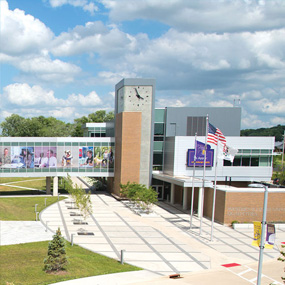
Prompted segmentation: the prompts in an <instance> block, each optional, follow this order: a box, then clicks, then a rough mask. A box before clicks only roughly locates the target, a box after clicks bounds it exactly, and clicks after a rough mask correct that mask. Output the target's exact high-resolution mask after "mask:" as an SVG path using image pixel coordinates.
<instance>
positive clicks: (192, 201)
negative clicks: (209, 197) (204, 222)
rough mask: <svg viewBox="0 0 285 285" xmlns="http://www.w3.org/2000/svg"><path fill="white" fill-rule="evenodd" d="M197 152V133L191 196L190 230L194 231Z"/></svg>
mask: <svg viewBox="0 0 285 285" xmlns="http://www.w3.org/2000/svg"><path fill="white" fill-rule="evenodd" d="M196 150H197V133H195V150H194V168H193V175H192V195H191V216H190V230H191V229H192V217H193V203H194V178H195V168H196Z"/></svg>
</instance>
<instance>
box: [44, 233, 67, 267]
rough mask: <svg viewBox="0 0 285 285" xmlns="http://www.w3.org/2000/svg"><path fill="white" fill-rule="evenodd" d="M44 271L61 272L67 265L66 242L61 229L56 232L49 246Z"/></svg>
mask: <svg viewBox="0 0 285 285" xmlns="http://www.w3.org/2000/svg"><path fill="white" fill-rule="evenodd" d="M44 264H45V265H44V270H45V271H46V272H52V271H60V270H63V269H64V266H65V265H66V264H67V258H66V252H65V241H64V238H63V237H62V235H61V231H60V228H58V230H57V231H56V234H55V235H54V236H53V239H52V241H50V242H49V245H48V256H47V258H46V259H45V260H44Z"/></svg>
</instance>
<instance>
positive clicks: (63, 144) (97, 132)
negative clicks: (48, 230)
mask: <svg viewBox="0 0 285 285" xmlns="http://www.w3.org/2000/svg"><path fill="white" fill-rule="evenodd" d="M207 117H208V118H209V122H210V123H211V124H213V125H214V126H216V127H218V128H219V129H220V130H221V131H222V132H223V134H224V135H225V136H226V139H227V144H228V145H229V146H230V147H232V148H235V149H237V150H238V153H237V154H236V156H235V158H234V160H233V163H231V162H230V161H228V160H224V159H223V158H222V157H220V156H219V155H218V156H217V153H218V152H217V147H216V146H215V145H210V144H209V145H208V147H207V155H209V158H208V157H207V160H206V167H205V171H204V167H203V161H199V163H197V162H196V164H195V170H194V165H193V152H194V149H195V147H194V146H195V134H197V141H199V142H200V143H203V142H205V137H206V129H207V128H206V126H207V123H206V122H207ZM240 124H241V108H240V107H230V108H202V107H200V108H193V107H190V108H188V107H185V108H174V107H166V108H162V109H155V80H153V79H139V78H135V79H134V78H131V79H123V80H121V81H120V82H119V83H118V84H117V85H116V87H115V121H114V122H109V123H87V124H85V125H84V126H83V128H84V137H81V138H70V137H68V138H31V137H29V138H27V137H25V138H4V137H2V138H0V177H12V176H16V177H39V176H43V175H44V176H46V177H47V185H50V180H51V178H53V179H54V183H53V184H54V191H53V194H54V195H57V187H56V185H57V179H58V177H60V176H67V174H69V175H71V176H92V177H104V180H105V181H106V182H107V185H108V189H109V191H110V192H111V193H112V194H113V195H116V196H120V184H125V183H127V182H128V181H130V182H137V183H141V184H145V185H147V186H152V187H153V188H154V189H155V190H156V191H157V192H158V198H159V199H160V200H165V201H168V202H169V203H171V204H176V205H177V206H181V207H183V209H184V210H189V209H190V205H191V203H192V200H193V206H194V210H195V211H197V212H198V215H200V216H201V215H204V216H207V217H211V215H212V204H213V197H214V195H213V193H214V188H215V186H214V184H215V183H214V181H217V186H216V192H217V194H216V196H217V207H216V209H215V219H216V220H217V221H219V222H221V223H230V222H231V221H233V220H240V221H248V220H250V219H252V218H255V219H261V214H262V211H261V210H260V209H261V208H262V205H261V204H260V201H262V197H263V196H262V195H263V189H261V190H258V189H251V188H248V185H249V184H250V183H252V182H264V181H269V180H270V179H271V176H272V159H273V152H274V137H240ZM7 157H9V158H10V161H9V160H8V159H7ZM43 161H46V163H45V164H43ZM51 162H52V163H51ZM215 178H216V179H215ZM49 187H50V186H48V187H47V189H48V190H49ZM270 191H271V192H272V193H271V192H270V193H269V205H271V206H270V207H271V208H270V209H271V210H269V212H268V217H269V218H270V217H271V219H272V220H279V221H284V220H285V208H284V205H285V195H284V194H285V193H284V190H282V189H281V190H280V189H274V190H270ZM48 192H49V191H48ZM192 197H193V198H192ZM270 199H272V201H274V202H270ZM276 209H278V210H276Z"/></svg>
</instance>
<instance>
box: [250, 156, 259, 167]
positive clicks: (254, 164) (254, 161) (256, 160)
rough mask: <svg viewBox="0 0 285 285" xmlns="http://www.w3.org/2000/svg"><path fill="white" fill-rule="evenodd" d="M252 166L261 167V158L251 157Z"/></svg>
mask: <svg viewBox="0 0 285 285" xmlns="http://www.w3.org/2000/svg"><path fill="white" fill-rule="evenodd" d="M250 165H251V166H259V157H251V164H250Z"/></svg>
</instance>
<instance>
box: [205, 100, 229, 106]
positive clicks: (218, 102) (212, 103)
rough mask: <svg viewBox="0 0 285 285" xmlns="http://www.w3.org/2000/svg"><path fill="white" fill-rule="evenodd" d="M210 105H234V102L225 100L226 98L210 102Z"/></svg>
mask: <svg viewBox="0 0 285 285" xmlns="http://www.w3.org/2000/svg"><path fill="white" fill-rule="evenodd" d="M209 105H210V106H211V107H232V106H233V103H230V102H228V101H225V100H219V101H214V102H210V104H209Z"/></svg>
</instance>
